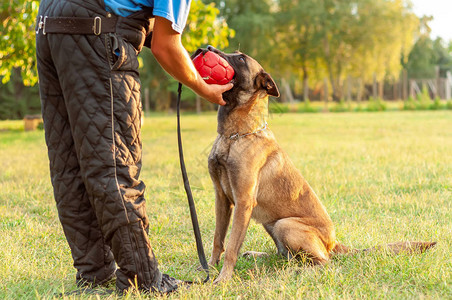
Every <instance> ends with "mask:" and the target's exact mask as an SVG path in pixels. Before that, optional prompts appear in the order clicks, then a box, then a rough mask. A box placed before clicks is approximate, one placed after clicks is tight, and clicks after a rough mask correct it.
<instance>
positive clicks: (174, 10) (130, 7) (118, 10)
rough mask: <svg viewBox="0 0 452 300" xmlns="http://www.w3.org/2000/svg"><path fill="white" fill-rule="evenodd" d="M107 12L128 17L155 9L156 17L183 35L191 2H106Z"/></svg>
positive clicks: (135, 0)
mask: <svg viewBox="0 0 452 300" xmlns="http://www.w3.org/2000/svg"><path fill="white" fill-rule="evenodd" d="M104 3H105V8H106V10H107V11H109V12H112V13H115V14H117V15H120V16H123V17H127V16H129V15H131V14H132V13H134V12H137V11H139V10H141V9H143V8H144V7H153V8H154V16H159V17H163V18H165V19H167V20H169V21H170V22H171V23H172V28H173V29H174V30H175V31H177V32H179V33H182V31H183V30H184V27H185V25H186V24H187V18H188V13H189V12H190V3H191V0H105V1H104Z"/></svg>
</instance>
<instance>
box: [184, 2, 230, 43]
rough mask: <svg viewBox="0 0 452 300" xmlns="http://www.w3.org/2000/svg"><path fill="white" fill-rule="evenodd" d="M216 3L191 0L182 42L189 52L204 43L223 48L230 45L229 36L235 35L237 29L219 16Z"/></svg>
mask: <svg viewBox="0 0 452 300" xmlns="http://www.w3.org/2000/svg"><path fill="white" fill-rule="evenodd" d="M219 13H220V11H219V9H218V8H216V7H215V3H213V2H212V3H209V4H204V3H203V2H202V1H201V0H194V1H192V2H191V6H190V14H189V15H188V19H187V26H186V28H185V30H184V34H183V35H182V43H183V45H184V47H185V49H187V51H188V52H194V51H196V50H197V49H198V48H199V47H201V46H202V45H212V46H214V47H216V48H219V49H223V48H225V47H227V46H228V45H229V40H228V38H233V37H234V36H235V31H234V30H233V29H231V28H229V27H228V24H227V23H226V21H225V20H224V19H223V18H220V17H219Z"/></svg>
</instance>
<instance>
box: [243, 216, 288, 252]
mask: <svg viewBox="0 0 452 300" xmlns="http://www.w3.org/2000/svg"><path fill="white" fill-rule="evenodd" d="M274 225H275V223H268V224H263V226H264V228H265V231H267V233H268V234H269V235H270V236H271V238H272V239H273V241H274V242H275V244H276V248H277V249H278V254H281V255H283V256H287V253H286V252H287V249H286V248H285V247H284V244H283V243H281V242H280V241H278V239H277V238H276V237H275V235H274V234H273V226H274ZM242 256H244V257H253V258H256V257H264V256H268V253H266V252H256V251H246V252H245V253H243V255H242Z"/></svg>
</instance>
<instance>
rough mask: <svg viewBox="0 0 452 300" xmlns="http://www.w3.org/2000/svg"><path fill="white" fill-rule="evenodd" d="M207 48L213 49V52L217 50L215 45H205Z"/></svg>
mask: <svg viewBox="0 0 452 300" xmlns="http://www.w3.org/2000/svg"><path fill="white" fill-rule="evenodd" d="M207 50H209V51H213V52H215V51H217V49H215V47H214V46H212V45H208V46H207Z"/></svg>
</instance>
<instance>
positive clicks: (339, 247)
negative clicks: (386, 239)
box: [331, 242, 436, 256]
mask: <svg viewBox="0 0 452 300" xmlns="http://www.w3.org/2000/svg"><path fill="white" fill-rule="evenodd" d="M435 245H436V242H396V243H390V244H387V245H382V246H375V247H372V248H367V249H361V250H359V249H353V248H351V247H348V246H345V245H343V244H341V243H338V242H337V243H336V245H335V246H334V248H333V250H332V251H331V253H332V254H333V256H334V255H336V254H355V253H358V252H377V251H387V252H389V253H392V254H400V253H406V254H419V253H423V252H425V251H427V250H428V249H430V248H432V247H433V246H435Z"/></svg>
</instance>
